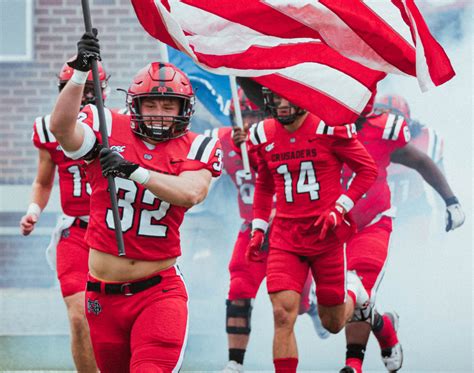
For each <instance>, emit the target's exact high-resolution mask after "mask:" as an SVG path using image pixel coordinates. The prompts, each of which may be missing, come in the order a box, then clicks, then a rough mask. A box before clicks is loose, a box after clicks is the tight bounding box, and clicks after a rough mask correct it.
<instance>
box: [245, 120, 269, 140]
mask: <svg viewBox="0 0 474 373" xmlns="http://www.w3.org/2000/svg"><path fill="white" fill-rule="evenodd" d="M249 134H250V142H251V143H252V144H253V145H261V144H265V143H266V142H267V135H266V133H265V121H263V120H262V121H260V122H258V123H255V124H253V125H252V127H250V129H249Z"/></svg>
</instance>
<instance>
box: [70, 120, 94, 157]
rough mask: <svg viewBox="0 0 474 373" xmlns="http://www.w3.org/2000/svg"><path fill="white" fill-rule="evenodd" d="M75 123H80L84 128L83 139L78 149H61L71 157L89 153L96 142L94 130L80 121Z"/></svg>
mask: <svg viewBox="0 0 474 373" xmlns="http://www.w3.org/2000/svg"><path fill="white" fill-rule="evenodd" d="M77 125H81V126H82V127H83V128H84V140H83V142H82V145H81V147H80V148H79V149H77V150H75V151H72V152H68V151H66V150H63V152H64V154H66V156H67V157H69V158H71V159H80V158H82V157H84V156H85V155H86V154H87V153H89V152H90V151H91V150H92V149H93V148H94V145H95V143H96V140H97V137H96V136H95V133H94V131H92V128H90V127H89V126H88V125H87V124H85V123H82V122H77Z"/></svg>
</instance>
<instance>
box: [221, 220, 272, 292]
mask: <svg viewBox="0 0 474 373" xmlns="http://www.w3.org/2000/svg"><path fill="white" fill-rule="evenodd" d="M250 231H251V229H250V227H248V228H247V229H246V230H245V231H240V232H239V235H238V236H237V241H236V242H235V245H234V251H233V253H232V258H231V260H230V263H229V272H230V286H229V300H236V299H249V298H255V296H256V295H257V292H258V289H259V287H260V284H261V283H262V281H263V279H264V278H265V272H266V269H267V261H266V260H265V261H264V262H252V261H249V260H247V258H246V257H245V252H246V250H247V247H248V244H249V242H250Z"/></svg>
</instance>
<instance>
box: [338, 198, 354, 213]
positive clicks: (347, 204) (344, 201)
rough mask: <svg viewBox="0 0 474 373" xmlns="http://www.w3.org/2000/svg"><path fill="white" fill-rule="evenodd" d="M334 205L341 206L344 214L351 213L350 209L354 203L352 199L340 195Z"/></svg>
mask: <svg viewBox="0 0 474 373" xmlns="http://www.w3.org/2000/svg"><path fill="white" fill-rule="evenodd" d="M336 203H337V204H339V205H341V206H342V207H343V208H344V210H345V211H346V212H349V211H351V209H352V208H353V207H354V201H352V199H350V198H349V197H348V196H346V195H345V194H341V195H340V196H339V198H338V199H337V201H336Z"/></svg>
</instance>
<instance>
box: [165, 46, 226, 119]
mask: <svg viewBox="0 0 474 373" xmlns="http://www.w3.org/2000/svg"><path fill="white" fill-rule="evenodd" d="M168 57H169V62H171V63H172V64H173V65H175V66H177V67H178V68H180V69H181V70H183V71H184V72H185V73H186V75H187V76H188V77H189V79H190V80H191V84H192V86H193V88H194V92H195V93H196V97H197V98H198V100H199V101H201V103H202V104H203V105H204V106H205V107H206V109H207V110H208V111H209V113H211V115H213V116H214V118H216V119H217V120H218V121H219V122H220V123H221V124H222V125H223V126H230V125H231V121H230V116H229V108H230V102H231V100H232V92H231V90H230V82H229V77H228V76H225V75H216V74H213V73H210V72H208V71H206V70H204V69H202V68H200V67H199V66H198V65H196V64H195V63H194V61H193V60H192V58H191V57H189V56H187V55H186V54H184V53H182V52H179V51H177V50H176V49H173V48H170V47H169V48H168Z"/></svg>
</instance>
